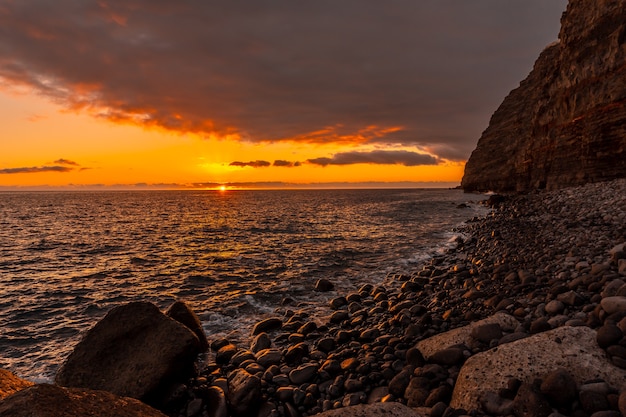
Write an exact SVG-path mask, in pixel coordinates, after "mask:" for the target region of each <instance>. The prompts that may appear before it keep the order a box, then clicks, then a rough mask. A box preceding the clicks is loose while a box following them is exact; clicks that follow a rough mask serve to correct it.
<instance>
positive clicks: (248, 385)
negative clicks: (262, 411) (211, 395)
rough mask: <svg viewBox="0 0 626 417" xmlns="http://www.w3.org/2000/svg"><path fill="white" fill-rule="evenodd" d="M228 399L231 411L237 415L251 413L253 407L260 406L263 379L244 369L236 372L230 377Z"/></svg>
mask: <svg viewBox="0 0 626 417" xmlns="http://www.w3.org/2000/svg"><path fill="white" fill-rule="evenodd" d="M226 397H227V399H228V405H229V407H230V410H232V412H233V413H234V414H235V415H244V414H247V413H249V412H250V411H251V410H252V408H253V407H256V406H258V401H259V398H260V397H261V379H260V378H258V377H257V376H255V375H250V374H249V373H248V372H246V371H245V370H243V369H236V370H234V371H233V372H232V373H231V374H230V375H228V393H227V394H226Z"/></svg>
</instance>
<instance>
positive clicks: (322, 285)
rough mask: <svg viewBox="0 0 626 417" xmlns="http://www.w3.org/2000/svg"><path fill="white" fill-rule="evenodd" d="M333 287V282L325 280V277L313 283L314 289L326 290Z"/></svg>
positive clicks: (330, 289)
mask: <svg viewBox="0 0 626 417" xmlns="http://www.w3.org/2000/svg"><path fill="white" fill-rule="evenodd" d="M334 289H335V284H333V283H332V282H330V281H329V280H327V279H326V278H320V279H318V280H317V282H316V283H315V291H319V292H328V291H332V290H334Z"/></svg>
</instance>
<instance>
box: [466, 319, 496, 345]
mask: <svg viewBox="0 0 626 417" xmlns="http://www.w3.org/2000/svg"><path fill="white" fill-rule="evenodd" d="M470 336H471V337H473V338H474V339H476V340H478V341H479V342H482V343H489V342H491V341H492V340H494V339H500V338H501V337H502V329H501V328H500V325H499V324H498V323H488V324H481V325H479V326H476V327H474V328H472V331H471V334H470Z"/></svg>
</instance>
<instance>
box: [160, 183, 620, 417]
mask: <svg viewBox="0 0 626 417" xmlns="http://www.w3.org/2000/svg"><path fill="white" fill-rule="evenodd" d="M458 231H459V232H461V233H462V234H463V235H464V236H465V238H463V239H459V240H458V245H457V246H456V247H455V248H452V249H449V250H448V251H447V252H446V253H445V254H442V255H440V256H436V257H434V258H433V259H432V260H431V261H430V262H429V263H427V264H425V265H424V266H423V268H422V269H421V270H420V271H417V272H415V273H412V274H407V275H402V274H399V275H397V276H394V277H393V278H394V279H395V281H397V285H393V287H394V289H391V288H384V287H382V286H377V287H375V286H372V285H364V286H363V287H362V288H361V289H359V291H357V292H354V293H351V294H346V295H345V296H339V297H336V298H335V299H333V300H331V305H332V306H333V310H334V313H333V315H332V316H331V317H330V319H329V321H328V322H327V323H324V324H322V325H318V324H316V320H315V318H312V317H309V316H308V315H307V314H306V312H304V311H297V310H287V311H286V313H285V315H283V316H280V317H275V318H274V319H275V320H274V321H273V322H272V323H267V322H266V323H265V325H263V324H262V323H263V322H261V323H259V325H258V329H257V330H256V331H255V333H257V334H256V336H255V337H254V339H253V341H252V343H251V346H234V345H233V344H231V343H229V341H228V340H224V339H222V340H212V338H211V335H207V336H208V338H209V342H210V343H211V351H210V352H209V354H208V356H209V358H210V360H209V364H208V365H207V367H206V368H205V369H203V370H202V372H200V374H199V375H198V376H196V377H194V378H192V379H191V380H189V381H187V382H186V383H184V384H182V385H179V389H178V390H176V392H175V394H172V395H171V397H169V398H168V399H167V401H166V402H167V405H166V406H165V407H163V411H165V412H166V414H168V415H171V416H185V417H192V416H201V415H210V416H213V415H231V412H232V410H231V409H230V408H229V407H231V406H232V403H233V399H232V397H231V396H232V395H233V393H234V392H238V391H240V390H242V389H244V388H245V389H246V390H249V388H250V386H249V385H246V384H248V383H250V382H251V381H255V383H254V384H253V385H254V387H253V394H254V395H252V396H248V397H245V398H244V397H241V398H239V399H238V400H237V403H238V404H237V406H239V407H240V408H241V410H243V413H244V414H245V413H248V414H251V415H258V416H305V415H313V414H317V413H321V412H325V411H329V410H333V409H339V408H341V409H343V408H344V407H348V406H352V405H357V404H364V403H375V402H380V401H383V402H399V403H402V404H405V405H407V406H409V407H411V408H412V409H414V410H417V411H418V412H420V413H421V414H420V415H424V416H431V417H441V416H443V415H446V416H448V415H465V414H466V413H469V412H473V413H479V414H480V413H482V414H484V415H497V413H496V412H494V409H493V408H489V409H488V411H490V412H487V411H485V409H483V410H479V411H472V410H467V409H453V407H451V403H452V398H453V392H454V391H455V389H456V385H457V379H458V377H459V375H460V373H461V372H462V368H463V365H464V364H465V363H467V362H468V361H469V360H471V359H472V358H473V357H478V356H479V355H480V354H482V353H483V352H487V351H493V350H494V349H495V350H497V349H498V347H501V348H502V349H501V350H504V348H503V347H504V346H505V345H507V344H508V343H509V342H512V343H511V344H513V343H518V344H519V343H520V342H523V341H524V340H525V339H528V340H533V339H532V338H531V335H535V336H536V335H541V334H548V333H549V332H551V331H553V330H554V329H557V330H558V329H568V328H575V327H580V328H581V329H582V328H589V329H593V331H594V334H595V331H596V330H597V331H598V334H600V330H601V329H603V328H606V327H611V329H614V328H618V329H620V331H621V330H622V329H623V330H624V331H623V332H622V333H624V334H626V322H624V321H623V320H622V319H623V318H624V317H626V310H624V311H622V310H619V309H618V310H617V311H611V312H609V311H608V310H607V307H606V306H604V305H603V300H604V299H608V298H611V297H618V298H619V297H625V298H626V283H625V282H624V281H626V255H624V248H623V247H621V248H620V247H619V245H622V244H624V243H625V242H626V180H615V181H611V182H607V183H597V184H588V185H585V186H581V187H574V188H568V189H564V190H560V191H553V192H541V193H539V192H537V193H531V194H527V195H520V196H510V197H508V198H507V201H505V202H504V203H503V204H502V205H500V206H499V207H497V208H496V209H494V211H493V212H492V213H491V214H490V215H488V216H486V217H485V218H481V219H473V220H472V221H470V222H468V223H467V225H466V226H464V227H462V228H460V229H459V230H458ZM389 287H392V286H389ZM496 313H498V314H497V315H498V316H501V315H505V316H506V317H507V320H510V321H509V324H508V325H504V324H502V323H500V324H498V325H497V326H498V328H497V329H495V328H494V326H493V325H491V326H489V325H484V326H479V328H480V329H481V331H482V332H487V334H474V335H473V336H472V338H471V339H468V340H470V342H465V343H455V344H454V345H453V346H451V347H450V346H444V345H440V346H438V347H435V349H434V351H433V353H432V354H426V349H425V348H424V347H423V346H424V344H423V343H424V342H425V341H427V340H431V341H432V340H437V343H442V342H440V340H441V339H436V338H435V337H434V336H438V337H439V336H441V335H444V334H450V333H452V332H451V330H459V329H463V328H466V326H470V327H471V325H472V324H474V325H475V324H476V323H477V322H478V321H479V320H481V319H485V318H489V317H493V316H494V315H496ZM264 326H265V327H264ZM263 327H264V328H263ZM472 329H473V328H472ZM489 331H491V332H492V333H489ZM494 331H495V332H494ZM622 333H620V335H619V337H618V338H613V340H611V341H610V342H606V343H605V341H604V340H603V341H602V346H601V347H602V349H604V351H606V354H605V356H606V361H607V362H606V363H607V364H610V365H611V366H613V367H616V368H617V369H626V357H623V356H626V355H624V354H623V350H622V349H620V348H618V347H619V346H621V343H620V342H622V341H623V339H624V336H623V334H622ZM514 340H516V341H517V342H513V341H514ZM598 343H600V340H598ZM615 346H618V347H616V348H613V347H615ZM420 347H421V349H420ZM526 347H528V346H526ZM233 375H237V376H238V378H236V381H235V378H234V377H233ZM538 377H543V375H539V376H538ZM233 381H235V382H233ZM257 382H258V383H257ZM521 382H523V381H521ZM521 382H520V383H521ZM593 382H594V383H598V381H593ZM604 383H605V384H606V385H607V387H608V388H607V390H606V392H604V394H602V395H603V396H604V397H603V398H604V400H605V403H606V406H605V405H602V407H606V408H605V409H598V410H594V412H595V411H615V412H619V411H617V409H618V401H617V399H618V398H619V399H620V401H619V402H620V403H621V396H620V393H621V392H622V387H616V386H611V384H609V383H608V382H607V381H604ZM587 385H589V384H584V383H577V389H578V391H579V392H578V393H577V397H576V398H577V400H576V401H575V402H572V403H571V404H570V405H569V407H571V408H569V409H568V410H567V411H568V412H570V413H575V412H578V411H580V412H582V413H587V414H588V415H591V414H593V413H592V412H590V410H588V409H587V408H585V407H587V405H586V403H585V402H584V401H583V400H582V398H583V396H582V394H580V393H582V392H583V391H582V389H583V387H585V386H587ZM613 385H614V384H613ZM522 386H523V384H522ZM625 388H626V387H625ZM220 391H221V393H222V394H221V397H220V396H219V395H218V396H217V397H216V396H215V393H216V392H220ZM513 391H514V392H513V394H514V395H520V392H521V391H522V390H521V388H519V387H517V388H516V389H515V390H513ZM585 392H586V391H585ZM509 394H510V393H509ZM529 395H530V394H529ZM546 395H547V394H546ZM559 395H561V394H559ZM216 398H217V399H216ZM226 399H228V401H227V400H226ZM511 401H512V400H511ZM492 402H497V400H493V401H492ZM228 403H230V404H231V405H230V406H228V405H227V404H228ZM259 404H261V406H260V407H259ZM603 404H604V403H603ZM483 406H484V404H483ZM620 410H621V408H620ZM561 411H563V410H561ZM346 412H347V411H346ZM220 413H221V414H220ZM579 414H580V413H579ZM565 415H569V414H565ZM580 415H585V414H580Z"/></svg>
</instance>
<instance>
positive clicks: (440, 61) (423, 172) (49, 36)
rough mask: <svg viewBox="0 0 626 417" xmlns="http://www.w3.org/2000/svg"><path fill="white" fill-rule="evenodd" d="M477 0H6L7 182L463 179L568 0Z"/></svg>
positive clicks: (2, 162)
mask: <svg viewBox="0 0 626 417" xmlns="http://www.w3.org/2000/svg"><path fill="white" fill-rule="evenodd" d="M443 3H446V4H447V3H448V2H443ZM443 3H442V4H443ZM479 3H480V5H481V6H480V7H474V6H472V7H466V6H464V5H459V4H458V3H455V4H456V6H457V7H455V8H450V7H449V5H448V6H446V5H445V4H443V5H441V6H425V5H420V4H416V3H412V2H411V3H403V5H402V7H399V8H398V10H395V9H394V10H393V11H391V10H388V9H386V8H384V7H383V6H381V5H379V4H378V3H373V4H372V8H371V10H370V9H367V11H366V10H365V9H362V8H359V10H360V11H359V12H358V13H355V12H354V10H355V9H354V8H353V7H351V6H350V5H348V4H345V5H342V6H336V4H334V3H332V7H333V10H334V12H333V13H331V14H329V13H328V7H330V6H331V3H328V4H327V3H325V2H320V3H315V4H307V5H302V6H300V7H299V8H298V7H296V8H293V7H291V6H289V4H288V3H284V4H283V3H281V4H280V5H276V6H275V7H272V8H270V7H268V8H266V9H263V8H260V9H259V10H255V11H254V13H257V14H258V15H255V16H254V18H253V19H252V20H250V18H251V15H250V13H252V12H251V11H250V9H249V8H248V7H247V6H246V5H245V4H243V3H242V4H239V2H232V3H229V5H224V4H210V3H207V4H206V5H196V6H194V7H197V10H195V9H192V8H191V5H189V4H187V3H184V2H183V3H180V4H173V3H172V4H171V5H168V6H165V5H160V6H159V5H156V4H154V3H151V2H144V1H142V0H138V1H137V2H133V4H132V5H125V4H124V3H111V4H109V2H106V1H98V2H92V1H86V2H78V3H77V2H69V1H60V2H58V3H57V4H56V5H55V7H54V8H51V7H50V6H49V5H47V4H46V3H44V2H41V1H39V0H28V1H23V2H22V1H20V2H10V1H2V0H0V27H2V30H1V31H0V52H2V54H1V56H2V58H0V114H1V115H2V116H0V117H2V132H1V133H0V135H1V138H0V140H1V141H2V149H3V151H2V153H0V189H8V190H13V189H33V188H35V189H50V188H69V189H94V188H95V189H99V188H131V189H134V188H165V189H169V188H174V189H179V188H200V189H203V188H210V189H220V190H221V184H225V185H226V189H229V188H291V187H294V188H298V187H350V186H355V187H360V186H372V187H387V186H389V187H400V186H415V187H430V186H435V187H448V186H455V185H458V184H459V182H460V179H461V176H462V175H463V168H464V164H465V161H466V159H467V158H468V157H469V154H470V152H471V150H472V149H473V147H474V146H475V143H476V141H477V139H478V137H479V136H480V133H481V131H482V130H483V129H484V128H485V127H486V125H487V123H488V119H489V117H490V115H491V113H492V112H493V111H494V110H495V108H496V107H497V104H498V103H499V101H500V100H501V99H502V98H503V97H504V95H505V94H506V93H507V92H508V91H509V90H510V89H511V88H513V87H515V83H516V82H517V81H518V80H519V79H522V78H523V77H524V76H525V75H526V73H527V72H528V70H529V69H530V67H531V66H532V62H533V60H534V58H535V57H536V56H537V54H538V52H539V51H540V50H541V49H542V47H543V46H544V45H545V44H547V43H549V42H551V41H553V40H554V39H555V37H556V33H557V32H556V31H557V30H558V24H559V22H558V16H559V14H560V12H561V11H562V10H563V9H564V5H565V1H564V0H559V1H557V2H554V4H551V5H549V6H548V5H546V4H545V2H543V1H539V0H534V1H530V2H528V1H527V2H512V3H510V5H509V6H508V7H495V6H494V5H495V4H496V2H494V1H493V0H491V1H490V0H482V1H481V2H479ZM498 4H501V3H498ZM492 9H493V10H492ZM486 10H489V11H490V12H489V13H486ZM220 14H228V15H229V16H231V17H232V18H233V19H231V20H230V22H231V23H230V24H232V25H233V26H232V28H233V29H234V31H232V30H229V29H228V28H225V27H223V25H222V24H221V23H219V22H221V21H214V19H216V18H218V17H219V16H220ZM70 16H73V17H70ZM264 19H265V20H264ZM266 21H275V22H279V24H276V25H271V26H268V25H267V24H265V23H264V22H266ZM251 22H254V23H251ZM390 22H393V23H392V24H391V23H390ZM435 22H436V25H435V24H434V23H435ZM503 22H508V23H507V24H503ZM529 22H532V25H529ZM385 25H387V26H389V28H388V29H389V30H386V29H385ZM531 26H532V28H533V30H528V28H529V27H531ZM322 27H323V30H322ZM371 27H379V28H380V30H376V31H372V30H370V28H371ZM444 27H445V28H447V36H443V37H438V36H435V35H432V34H433V33H441V32H442V29H443V28H444ZM181 28H185V29H184V30H182V29H181ZM391 28H393V29H391ZM435 29H436V31H435ZM444 32H445V31H444ZM381 34H384V35H381ZM485 34H491V35H493V36H485ZM472 37H473V38H472ZM216 39H219V40H220V41H219V42H217V41H214V40H216ZM502 39H506V40H505V41H503V40H502ZM477 45H481V46H480V47H477ZM450 48H453V49H454V50H456V51H458V53H456V54H450V53H446V54H445V55H442V54H441V51H442V50H448V49H450ZM234 51H236V53H235V52H234ZM416 56H419V59H417V58H416Z"/></svg>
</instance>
